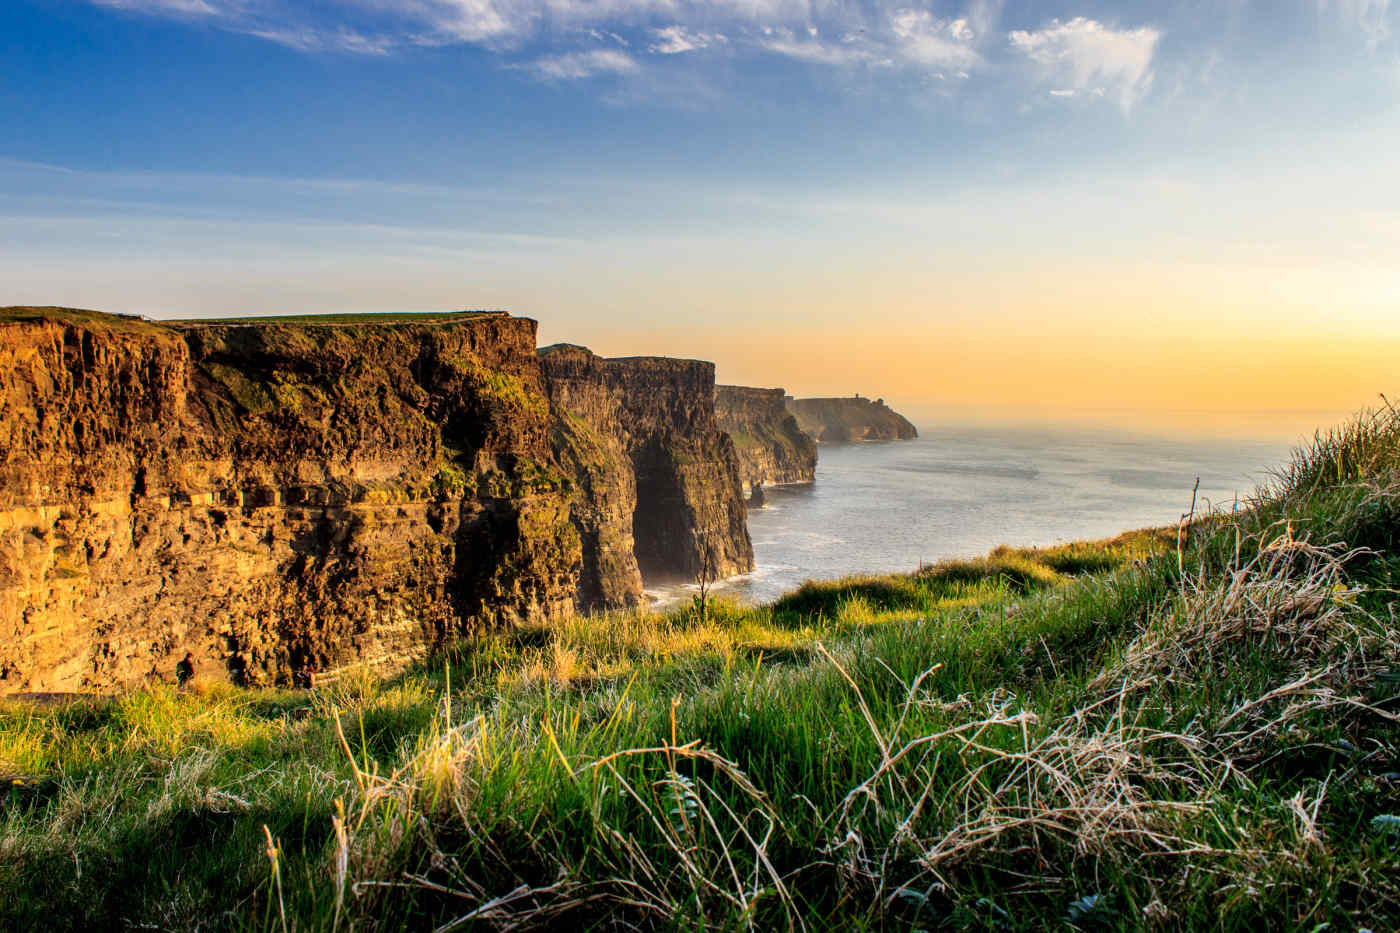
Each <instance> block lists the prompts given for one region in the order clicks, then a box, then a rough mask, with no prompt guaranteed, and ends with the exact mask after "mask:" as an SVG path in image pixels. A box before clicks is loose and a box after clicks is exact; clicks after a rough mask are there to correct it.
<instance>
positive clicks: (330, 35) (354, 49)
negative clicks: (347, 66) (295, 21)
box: [241, 28, 400, 55]
mask: <svg viewBox="0 0 1400 933" xmlns="http://www.w3.org/2000/svg"><path fill="white" fill-rule="evenodd" d="M241 31H244V32H246V34H247V35H250V36H256V37H257V38H259V39H265V40H267V41H268V42H275V43H277V44H278V45H282V46H286V47H287V48H289V49H297V50H298V51H302V52H326V51H335V52H351V53H353V54H356V55H388V54H389V53H391V52H393V51H394V50H395V49H396V48H398V47H399V45H400V42H399V41H398V40H397V39H394V38H393V37H391V36H367V35H364V34H363V33H359V32H356V31H355V30H353V29H346V28H340V29H336V30H331V31H322V30H316V29H248V30H241Z"/></svg>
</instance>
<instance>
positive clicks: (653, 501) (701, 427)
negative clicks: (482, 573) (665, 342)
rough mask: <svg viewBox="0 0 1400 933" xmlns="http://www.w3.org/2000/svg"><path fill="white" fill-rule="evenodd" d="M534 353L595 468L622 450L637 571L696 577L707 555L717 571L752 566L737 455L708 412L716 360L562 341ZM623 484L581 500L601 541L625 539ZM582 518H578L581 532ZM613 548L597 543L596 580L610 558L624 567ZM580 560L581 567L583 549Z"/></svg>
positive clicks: (609, 466) (610, 464)
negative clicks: (616, 355) (608, 353)
mask: <svg viewBox="0 0 1400 933" xmlns="http://www.w3.org/2000/svg"><path fill="white" fill-rule="evenodd" d="M540 359H541V361H542V366H543V369H544V373H545V381H546V385H547V386H548V387H549V392H550V396H551V399H552V400H553V401H554V402H555V403H556V409H557V410H559V411H560V412H561V416H560V417H561V420H563V421H564V422H565V423H566V424H570V423H571V427H572V429H573V433H574V435H575V436H580V437H585V438H587V443H585V444H582V445H580V446H581V447H582V448H584V449H586V450H587V451H589V452H590V453H589V455H590V456H594V455H596V456H597V461H598V463H599V464H600V466H599V472H600V473H603V474H610V473H615V472H616V471H617V469H618V467H617V466H616V464H617V462H618V458H619V457H623V456H625V461H623V462H624V464H625V466H626V467H630V470H631V474H632V484H631V491H630V495H632V496H634V497H635V498H634V499H633V502H632V510H631V536H632V540H633V542H634V554H635V560H636V566H637V567H638V568H639V569H640V571H641V574H642V575H643V576H645V577H648V578H654V579H677V578H679V579H694V578H695V576H696V575H697V573H698V572H699V571H700V569H701V567H702V565H704V564H708V565H709V568H710V569H711V571H712V572H713V573H714V574H716V575H717V576H720V577H723V576H728V575H730V574H734V573H744V572H747V571H749V570H752V569H753V547H752V545H751V543H750V541H749V533H748V528H747V526H746V524H745V520H744V501H743V490H742V488H741V483H740V479H739V465H738V460H737V458H736V456H735V453H734V445H733V443H732V442H731V441H730V440H729V437H728V436H727V435H726V434H725V433H724V432H723V431H721V430H720V429H719V426H718V424H717V423H716V420H715V403H714V397H715V388H714V386H715V370H714V364H712V363H706V362H701V361H699V360H674V359H665V358H661V357H628V358H623V359H602V358H600V357H598V356H596V355H594V354H593V353H591V352H590V351H588V350H586V349H584V348H582V347H575V346H569V345H556V346H553V347H546V348H544V349H543V350H541V351H540ZM566 446H567V445H566ZM602 485H607V484H606V483H605V484H602ZM623 487H624V492H623V494H622V495H621V496H618V497H616V498H611V497H603V499H604V500H606V501H601V502H600V504H598V505H596V506H595V505H586V506H584V507H583V508H582V511H584V512H585V513H589V514H590V516H596V522H597V524H598V527H600V528H603V527H608V528H611V529H613V530H612V531H610V532H607V533H604V534H601V535H600V539H599V540H600V541H606V540H609V539H610V540H613V541H619V540H622V537H623V535H622V533H621V531H620V530H619V529H618V525H619V524H620V519H619V515H620V514H621V510H622V509H623V508H625V503H626V497H627V495H628V491H627V490H626V488H625V487H626V482H625V481H624V483H623ZM594 500H595V501H599V500H598V497H597V496H596V495H595V496H594ZM590 520H592V518H591V517H590ZM587 527H588V522H587V521H585V522H584V523H583V528H584V532H583V534H584V538H585V541H587V539H588V530H587ZM616 555H617V552H616V551H610V550H607V549H604V548H602V547H600V560H599V564H600V568H601V569H600V573H599V578H600V580H601V579H603V577H604V576H605V571H606V570H607V569H608V564H609V561H610V562H611V564H612V565H613V566H614V567H617V566H619V565H620V569H621V570H622V573H623V575H624V576H626V575H627V574H628V573H629V572H630V571H629V568H628V566H627V563H626V561H625V560H620V559H618V557H617V556H616ZM584 561H585V566H587V563H588V558H587V556H585V559H584ZM627 578H628V579H631V578H630V576H629V577H627Z"/></svg>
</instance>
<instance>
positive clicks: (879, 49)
mask: <svg viewBox="0 0 1400 933" xmlns="http://www.w3.org/2000/svg"><path fill="white" fill-rule="evenodd" d="M91 2H93V3H97V4H101V5H105V6H109V7H119V8H122V9H125V10H128V11H133V12H139V13H144V14H147V15H153V16H164V17H176V18H189V19H193V18H203V19H204V20H212V21H213V22H215V23H217V24H218V25H220V26H222V27H223V28H226V29H228V30H230V31H233V32H239V33H243V34H245V35H252V36H256V37H258V38H261V39H264V40H267V41H269V42H274V43H277V44H279V45H282V46H284V47H287V48H292V49H296V50H299V51H303V52H308V53H342V54H353V55H367V56H368V55H381V56H382V55H387V54H392V53H396V52H403V51H407V50H411V49H413V48H414V47H421V46H434V45H450V44H470V45H477V46H480V47H484V48H487V49H490V50H494V51H495V52H498V53H508V54H511V57H512V58H515V57H517V56H518V55H524V56H525V57H526V60H525V61H517V63H516V64H515V65H513V66H512V67H518V68H521V69H523V70H526V71H529V72H532V73H533V74H535V75H536V76H537V77H541V78H544V79H546V80H550V81H566V80H578V79H583V78H590V77H595V76H599V75H631V74H638V73H641V72H642V71H643V70H644V63H645V62H647V61H648V60H649V59H654V60H655V61H656V62H657V64H656V66H655V67H650V66H648V67H647V68H646V70H647V72H648V73H650V74H653V75H659V74H660V72H661V68H662V66H661V64H660V62H661V60H663V59H665V58H673V57H676V56H684V55H686V53H694V52H698V51H700V50H704V49H713V48H715V47H716V46H720V45H724V46H725V47H726V48H727V49H728V50H729V51H730V52H731V53H732V54H733V55H734V56H736V57H737V56H744V55H747V56H762V55H774V56H780V57H782V58H785V59H790V60H793V61H798V62H803V63H806V64H808V65H811V66H814V67H828V68H834V69H887V70H890V71H892V72H899V71H912V72H920V73H924V74H928V75H932V76H937V77H939V78H944V77H948V76H954V75H955V76H957V77H958V78H969V77H971V76H974V75H979V74H988V75H998V74H1004V73H1005V69H1000V70H999V69H998V68H997V67H996V66H1000V65H1005V64H1007V63H1008V62H1013V63H1014V62H1021V63H1023V64H1025V65H1029V66H1030V72H1029V74H1028V75H1027V74H1026V72H1025V71H1024V70H1022V71H1021V74H1022V75H1023V76H1026V77H1029V78H1030V79H1031V80H1032V82H1033V84H1034V86H1037V87H1039V88H1041V89H1042V92H1043V90H1053V91H1056V92H1059V95H1058V96H1079V95H1097V96H1104V97H1109V98H1110V99H1113V100H1116V101H1118V103H1119V104H1120V105H1121V106H1122V107H1123V108H1124V109H1125V110H1126V109H1129V108H1131V107H1132V106H1133V104H1134V103H1135V102H1136V101H1137V100H1138V99H1140V98H1141V96H1142V95H1143V94H1144V93H1145V92H1146V90H1147V88H1148V87H1149V86H1150V84H1151V81H1152V63H1153V59H1154V56H1155V53H1156V48H1157V43H1158V40H1159V39H1160V38H1161V35H1162V33H1161V31H1160V30H1159V29H1157V28H1156V27H1153V26H1139V27H1136V28H1115V27H1112V26H1108V25H1105V24H1103V23H1101V22H1099V21H1097V20H1093V19H1088V18H1085V17H1076V18H1073V19H1069V20H1059V19H1054V20H1051V21H1050V22H1049V23H1048V24H1047V25H1044V26H1042V27H1040V28H1038V29H1017V30H1013V31H1011V32H1009V33H1008V32H1004V31H1003V30H1002V28H1001V25H1000V23H1001V18H1002V4H1003V0H340V2H338V3H333V4H330V5H325V4H322V3H319V2H313V0H91ZM1306 2H1310V3H1318V4H1322V5H1323V6H1326V5H1327V4H1329V3H1331V4H1338V5H1340V6H1344V7H1345V8H1346V9H1345V15H1346V16H1347V17H1350V18H1351V19H1354V20H1356V21H1357V22H1359V23H1362V24H1363V25H1365V26H1366V28H1368V29H1370V30H1372V31H1373V32H1376V33H1377V34H1380V31H1383V30H1384V29H1385V26H1386V16H1387V13H1386V8H1387V7H1388V0H1306ZM675 70H681V69H680V68H679V67H678V68H676V69H675ZM1013 75H1014V72H1013ZM996 80H1001V78H996ZM1013 80H1017V81H1019V80H1020V79H1019V78H1013Z"/></svg>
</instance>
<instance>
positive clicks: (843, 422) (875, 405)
mask: <svg viewBox="0 0 1400 933" xmlns="http://www.w3.org/2000/svg"><path fill="white" fill-rule="evenodd" d="M787 409H788V411H790V412H792V414H793V417H795V418H796V419H797V424H798V426H800V427H801V428H802V430H803V431H804V432H806V433H807V434H809V435H810V436H811V437H813V438H814V439H816V440H817V441H819V442H821V443H823V444H832V443H835V444H845V443H850V442H852V441H896V440H898V441H903V440H913V439H914V438H916V437H918V436H919V432H918V431H917V430H915V428H914V425H912V424H911V423H910V422H909V419H907V418H905V417H904V416H903V415H901V414H899V413H898V412H896V411H894V410H893V409H892V408H890V407H889V406H888V405H886V404H885V400H884V399H875V400H874V401H871V400H870V399H868V398H862V397H861V396H859V395H856V396H853V397H851V398H789V399H787Z"/></svg>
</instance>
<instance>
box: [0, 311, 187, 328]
mask: <svg viewBox="0 0 1400 933" xmlns="http://www.w3.org/2000/svg"><path fill="white" fill-rule="evenodd" d="M47 321H55V322H58V323H63V324H78V325H81V326H82V327H84V328H87V329H89V330H96V331H126V332H129V333H137V334H153V333H160V332H162V331H163V330H164V328H162V327H161V325H160V324H157V323H155V322H154V321H147V320H145V319H143V318H139V317H134V316H131V315H125V314H108V313H106V312H103V311H87V310H84V309H82V308H59V307H52V306H47V307H34V306H27V305H11V306H9V307H2V308H0V324H4V323H8V322H16V323H43V322H47ZM165 332H166V333H169V331H165Z"/></svg>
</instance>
